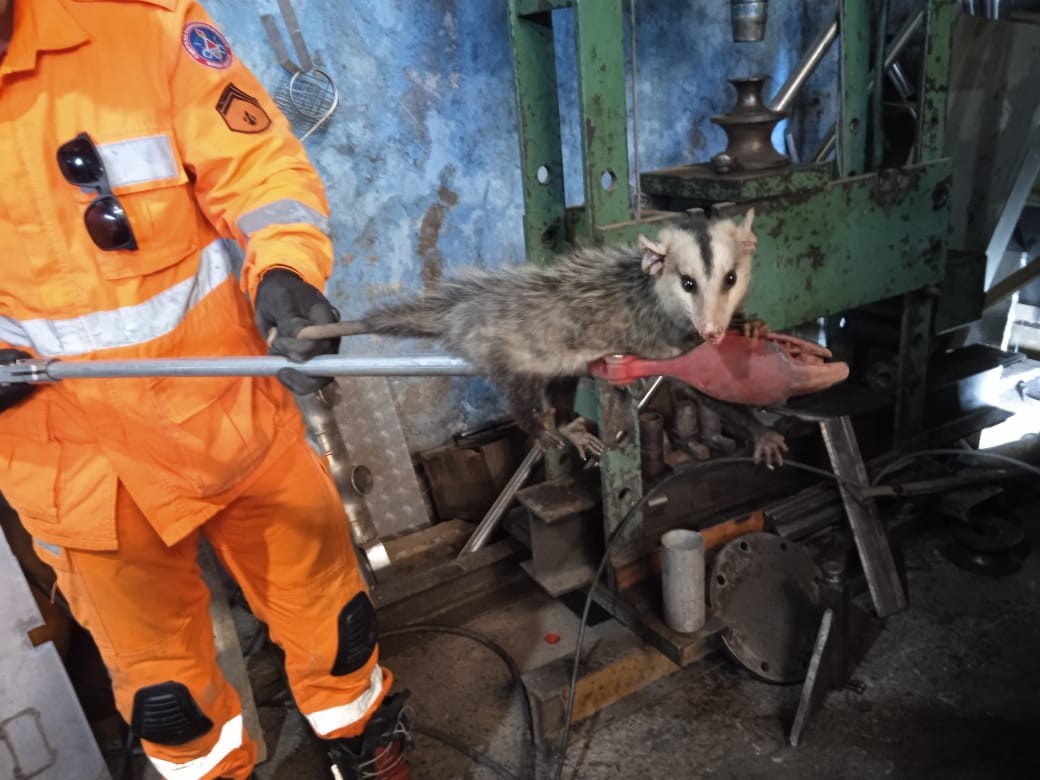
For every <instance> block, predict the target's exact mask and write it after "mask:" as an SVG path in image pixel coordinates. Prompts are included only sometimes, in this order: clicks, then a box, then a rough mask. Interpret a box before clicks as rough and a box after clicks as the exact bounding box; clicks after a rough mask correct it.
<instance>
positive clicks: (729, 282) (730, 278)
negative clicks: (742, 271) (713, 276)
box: [723, 271, 737, 287]
mask: <svg viewBox="0 0 1040 780" xmlns="http://www.w3.org/2000/svg"><path fill="white" fill-rule="evenodd" d="M723 281H724V282H725V283H726V286H727V287H732V286H733V285H735V284H736V283H737V275H736V274H735V273H734V272H733V271H730V272H729V273H728V274H726V278H725V279H723Z"/></svg>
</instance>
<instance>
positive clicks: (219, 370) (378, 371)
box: [0, 355, 478, 383]
mask: <svg viewBox="0 0 1040 780" xmlns="http://www.w3.org/2000/svg"><path fill="white" fill-rule="evenodd" d="M284 369H292V370H294V371H299V372H300V373H301V374H307V375H308V376H473V375H476V374H477V373H478V372H477V370H476V369H475V368H474V367H473V366H472V365H471V364H470V363H468V362H467V361H465V360H463V359H462V358H456V357H450V356H448V355H392V356H383V355H320V356H319V357H316V358H312V359H311V360H308V361H307V362H305V363H294V362H292V361H291V360H289V359H288V358H284V357H278V356H246V357H214V358H142V359H139V360H84V361H75V360H57V359H31V360H22V361H18V362H17V363H10V364H6V365H0V382H6V383H11V382H56V381H61V380H64V379H128V378H135V377H136V378H141V377H160V376H164V377H203V376H276V375H277V374H278V372H279V371H282V370H284Z"/></svg>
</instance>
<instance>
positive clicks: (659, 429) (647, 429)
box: [639, 412, 665, 479]
mask: <svg viewBox="0 0 1040 780" xmlns="http://www.w3.org/2000/svg"><path fill="white" fill-rule="evenodd" d="M639 454H640V458H641V461H642V469H643V476H644V477H646V478H647V479H656V478H657V477H659V476H661V474H663V473H664V469H665V465H664V417H663V416H662V415H661V413H660V412H641V413H640V415H639Z"/></svg>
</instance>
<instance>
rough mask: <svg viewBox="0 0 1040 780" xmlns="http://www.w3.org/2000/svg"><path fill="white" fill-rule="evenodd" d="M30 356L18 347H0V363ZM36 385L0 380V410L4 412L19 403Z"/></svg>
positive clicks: (33, 390)
mask: <svg viewBox="0 0 1040 780" xmlns="http://www.w3.org/2000/svg"><path fill="white" fill-rule="evenodd" d="M27 357H32V355H30V354H29V353H28V352H22V350H20V349H0V364H2V365H6V364H8V363H13V362H14V361H16V360H22V359H24V358H27ZM36 389H37V388H36V385H34V384H30V383H29V382H11V383H10V384H6V383H2V382H0V412H6V411H7V410H8V409H10V408H11V407H12V406H14V405H15V404H17V403H21V402H22V401H24V400H25V399H26V398H28V397H29V396H30V395H32V394H33V393H34V392H36Z"/></svg>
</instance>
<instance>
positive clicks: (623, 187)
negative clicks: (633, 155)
mask: <svg viewBox="0 0 1040 780" xmlns="http://www.w3.org/2000/svg"><path fill="white" fill-rule="evenodd" d="M623 18H624V17H623V15H622V6H621V0H595V2H592V1H591V0H578V1H577V3H576V5H575V8H574V26H575V30H576V38H577V40H576V42H575V43H576V47H577V55H576V56H577V65H578V103H579V106H580V109H581V147H582V160H583V163H584V179H585V209H584V214H583V218H582V219H581V220H580V221H579V231H580V232H581V233H582V234H584V235H585V236H587V237H590V238H596V239H599V238H600V235H599V233H598V230H597V229H598V228H599V226H600V225H608V224H611V223H614V222H621V221H624V220H627V219H629V215H630V206H629V200H628V186H629V182H628V124H627V123H628V104H627V102H626V97H625V46H624V26H623Z"/></svg>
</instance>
